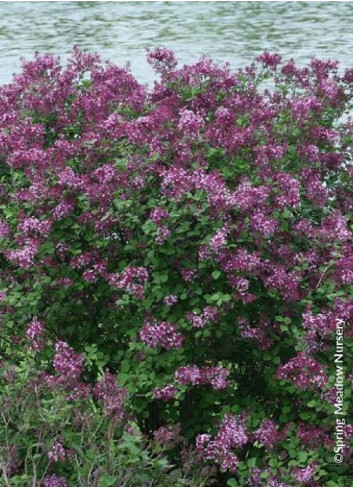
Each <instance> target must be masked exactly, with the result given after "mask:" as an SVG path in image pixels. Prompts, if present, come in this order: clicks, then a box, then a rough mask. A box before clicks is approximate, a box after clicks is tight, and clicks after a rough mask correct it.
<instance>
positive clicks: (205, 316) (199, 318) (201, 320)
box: [186, 306, 218, 328]
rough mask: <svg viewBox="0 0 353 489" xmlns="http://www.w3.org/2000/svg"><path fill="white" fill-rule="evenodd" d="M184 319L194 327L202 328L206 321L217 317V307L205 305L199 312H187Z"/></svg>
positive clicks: (214, 319)
mask: <svg viewBox="0 0 353 489" xmlns="http://www.w3.org/2000/svg"><path fill="white" fill-rule="evenodd" d="M186 319H187V320H188V321H189V322H190V323H192V325H193V326H194V328H204V327H205V326H206V324H207V323H212V322H215V321H217V319H218V309H217V307H215V306H206V307H205V308H204V309H203V311H202V313H201V314H197V313H195V312H188V313H187V314H186Z"/></svg>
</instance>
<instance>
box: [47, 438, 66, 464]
mask: <svg viewBox="0 0 353 489" xmlns="http://www.w3.org/2000/svg"><path fill="white" fill-rule="evenodd" d="M48 458H49V460H50V461H51V462H64V461H65V458H66V450H65V448H64V446H63V444H62V443H61V442H60V441H56V442H55V443H54V445H53V446H52V447H51V449H50V450H49V451H48Z"/></svg>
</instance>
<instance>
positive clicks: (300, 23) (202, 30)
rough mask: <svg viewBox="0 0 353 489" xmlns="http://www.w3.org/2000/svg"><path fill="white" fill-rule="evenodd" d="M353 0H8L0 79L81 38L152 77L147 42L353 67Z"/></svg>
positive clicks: (192, 54) (183, 56)
mask: <svg viewBox="0 0 353 489" xmlns="http://www.w3.org/2000/svg"><path fill="white" fill-rule="evenodd" d="M352 25H353V2H351V1H346V2H338V1H331V2H320V1H319V2H317V1H310V2H267V1H266V2H192V1H187V2H183V1H173V2H53V1H48V2H1V3H0V83H3V82H7V81H9V80H10V79H11V74H12V73H13V72H16V71H18V70H19V67H20V62H19V58H20V56H25V57H30V56H31V55H32V54H33V52H34V51H40V52H50V53H55V54H60V55H62V57H63V58H64V59H65V58H66V57H67V55H68V53H69V52H70V49H71V47H72V46H73V45H77V46H79V47H80V48H82V49H83V50H85V51H91V52H93V51H94V52H95V51H98V52H100V53H101V54H102V57H103V58H104V59H110V60H112V61H114V62H116V63H118V64H125V63H126V62H127V61H131V66H132V71H133V73H134V74H135V75H136V76H137V77H138V79H139V80H140V81H142V82H151V81H152V72H151V69H150V68H149V67H148V65H147V64H146V61H145V53H144V50H145V48H146V47H147V46H156V45H165V46H167V47H170V48H173V49H174V50H175V51H176V53H177V55H178V57H179V59H180V60H181V61H182V62H190V61H194V60H196V59H197V58H199V57H200V55H202V54H205V55H207V56H210V57H212V58H215V59H217V60H219V61H230V62H231V65H232V66H234V67H238V66H244V65H245V64H247V63H249V62H250V61H251V60H252V59H253V58H254V56H256V55H257V54H258V53H260V52H261V51H263V50H265V49H267V50H271V51H278V52H280V53H281V54H282V55H283V56H284V57H285V58H290V57H294V58H296V59H297V60H299V61H300V62H305V61H307V60H308V59H309V58H310V57H313V56H315V57H321V58H335V59H338V60H339V61H340V62H341V63H342V66H343V67H346V66H353V58H352V53H353V33H352V32H353V30H352Z"/></svg>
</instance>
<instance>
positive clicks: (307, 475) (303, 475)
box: [292, 462, 317, 486]
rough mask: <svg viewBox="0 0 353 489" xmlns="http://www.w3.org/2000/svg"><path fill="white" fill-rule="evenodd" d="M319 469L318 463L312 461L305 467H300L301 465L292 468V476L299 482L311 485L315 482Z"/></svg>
mask: <svg viewBox="0 0 353 489" xmlns="http://www.w3.org/2000/svg"><path fill="white" fill-rule="evenodd" d="M316 470H317V464H316V463H315V462H313V463H311V464H310V465H308V466H307V467H305V469H300V468H299V467H294V468H293V469H292V476H293V477H294V479H296V481H297V482H299V484H303V485H305V486H309V485H310V484H312V483H313V478H314V475H315V472H316Z"/></svg>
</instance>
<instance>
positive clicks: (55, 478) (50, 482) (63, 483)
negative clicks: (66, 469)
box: [43, 474, 68, 487]
mask: <svg viewBox="0 0 353 489" xmlns="http://www.w3.org/2000/svg"><path fill="white" fill-rule="evenodd" d="M43 487H68V484H67V480H66V479H65V477H61V476H59V475H56V474H51V475H47V476H45V477H44V479H43Z"/></svg>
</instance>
